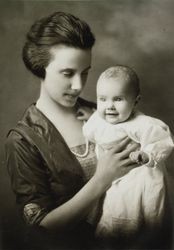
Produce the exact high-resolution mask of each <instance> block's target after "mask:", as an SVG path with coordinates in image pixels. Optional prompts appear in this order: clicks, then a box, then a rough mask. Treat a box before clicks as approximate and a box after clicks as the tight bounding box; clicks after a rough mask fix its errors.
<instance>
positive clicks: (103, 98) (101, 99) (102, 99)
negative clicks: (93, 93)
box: [98, 97, 106, 102]
mask: <svg viewBox="0 0 174 250" xmlns="http://www.w3.org/2000/svg"><path fill="white" fill-rule="evenodd" d="M98 99H99V101H101V102H105V101H106V98H105V97H99V98H98Z"/></svg>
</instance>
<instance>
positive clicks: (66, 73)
mask: <svg viewBox="0 0 174 250" xmlns="http://www.w3.org/2000/svg"><path fill="white" fill-rule="evenodd" d="M63 75H64V76H66V77H71V76H73V72H69V71H67V72H66V71H65V72H63Z"/></svg>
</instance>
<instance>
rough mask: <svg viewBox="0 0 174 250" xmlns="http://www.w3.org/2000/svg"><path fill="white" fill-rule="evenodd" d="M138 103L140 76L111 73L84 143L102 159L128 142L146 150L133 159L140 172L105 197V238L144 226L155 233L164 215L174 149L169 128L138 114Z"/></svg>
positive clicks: (102, 83)
mask: <svg viewBox="0 0 174 250" xmlns="http://www.w3.org/2000/svg"><path fill="white" fill-rule="evenodd" d="M139 100H140V86H139V79H138V76H137V75H136V73H135V72H134V71H133V70H132V69H131V68H129V67H127V66H115V67H111V68H109V69H107V70H106V71H104V72H103V73H102V74H101V76H100V77H99V80H98V82H97V110H96V111H95V112H94V113H93V114H92V116H91V117H90V118H89V120H88V121H87V122H86V123H85V125H84V127H83V132H84V135H85V137H87V138H88V140H89V141H92V142H94V143H96V145H97V155H98V157H100V154H101V153H102V151H103V150H109V148H111V147H112V145H113V144H114V143H118V141H119V140H120V139H121V138H123V137H125V136H128V137H130V138H131V139H132V140H133V141H135V142H137V143H139V144H140V145H141V146H140V150H139V151H136V152H132V153H131V154H130V158H131V159H132V161H133V162H137V163H138V164H140V165H141V166H140V167H137V168H135V169H133V170H131V171H130V172H129V173H128V174H126V175H125V176H123V177H122V178H120V179H117V180H115V181H114V182H113V183H112V185H111V187H110V188H109V189H108V191H107V192H106V196H105V199H104V203H103V211H102V216H101V218H100V220H99V222H98V224H97V227H96V234H97V235H98V236H99V237H100V236H101V237H102V238H103V237H110V236H111V237H112V236H114V235H131V234H132V233H135V232H137V231H138V230H139V229H140V228H141V227H142V226H144V225H146V226H149V228H153V227H154V226H158V225H160V223H161V221H162V218H163V215H164V204H165V197H166V190H165V182H164V178H165V160H166V158H167V157H168V156H169V155H170V153H171V152H172V150H173V148H174V143H173V139H172V135H171V133H170V130H169V127H168V126H167V125H166V124H165V123H164V122H162V121H161V120H159V119H156V118H153V117H150V116H147V115H144V114H143V113H142V112H140V111H138V110H137V108H136V107H137V104H138V102H139ZM106 167H107V166H106Z"/></svg>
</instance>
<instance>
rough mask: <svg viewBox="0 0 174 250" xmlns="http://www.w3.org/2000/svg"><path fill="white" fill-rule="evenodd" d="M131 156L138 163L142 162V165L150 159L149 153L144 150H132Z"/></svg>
mask: <svg viewBox="0 0 174 250" xmlns="http://www.w3.org/2000/svg"><path fill="white" fill-rule="evenodd" d="M129 158H130V159H131V160H132V161H133V162H136V163H138V164H141V165H143V164H146V163H147V162H148V161H149V157H148V155H147V154H146V153H145V152H143V151H134V152H131V153H130V155H129Z"/></svg>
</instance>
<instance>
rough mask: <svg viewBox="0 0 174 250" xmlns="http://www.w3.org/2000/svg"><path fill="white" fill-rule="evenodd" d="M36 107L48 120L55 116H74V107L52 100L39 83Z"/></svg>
mask: <svg viewBox="0 0 174 250" xmlns="http://www.w3.org/2000/svg"><path fill="white" fill-rule="evenodd" d="M36 107H37V108H38V109H39V110H40V111H41V112H42V113H43V114H44V115H45V116H46V117H47V118H48V119H50V120H54V119H55V118H61V117H62V118H64V119H65V118H68V117H72V116H76V108H75V107H64V106H62V105H60V104H58V103H56V102H55V101H54V100H52V99H51V98H50V97H49V96H48V94H47V93H46V91H45V89H44V88H43V87H42V85H41V91H40V96H39V98H38V100H37V103H36Z"/></svg>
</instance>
